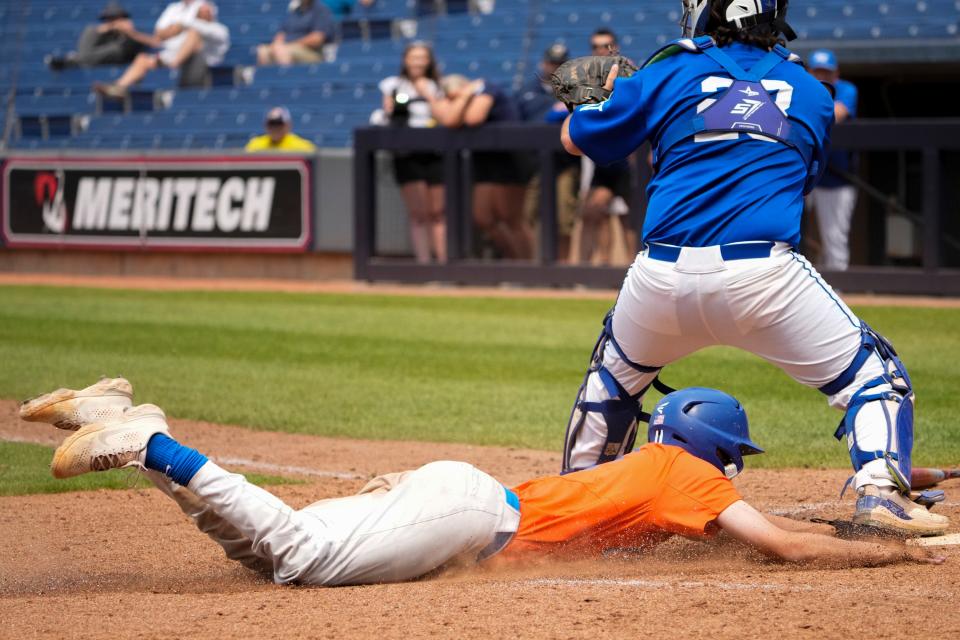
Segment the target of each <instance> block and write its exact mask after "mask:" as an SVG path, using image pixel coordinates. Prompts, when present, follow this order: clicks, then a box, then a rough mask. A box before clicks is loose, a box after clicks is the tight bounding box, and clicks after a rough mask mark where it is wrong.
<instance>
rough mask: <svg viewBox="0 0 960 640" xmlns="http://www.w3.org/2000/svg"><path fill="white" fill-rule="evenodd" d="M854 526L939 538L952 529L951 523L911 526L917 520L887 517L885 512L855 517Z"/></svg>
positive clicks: (893, 516)
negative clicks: (869, 526)
mask: <svg viewBox="0 0 960 640" xmlns="http://www.w3.org/2000/svg"><path fill="white" fill-rule="evenodd" d="M853 522H854V524H868V525H871V526H874V527H879V528H881V529H887V530H888V531H889V530H892V531H896V532H897V533H902V534H905V535H907V536H921V537H926V536H939V535H943V533H944V532H946V530H947V529H948V528H949V527H950V523H949V522H945V523H944V524H943V525H937V526H935V527H934V526H922V525H917V524H914V525H912V526H911V524H910V523H911V522H914V523H915V522H916V521H915V520H907V521H904V520H901V519H900V518H898V517H896V516H895V515H892V514H891V515H887V514H885V513H884V512H883V511H879V512H874V513H871V514H870V515H868V516H862V517H857V516H854V517H853Z"/></svg>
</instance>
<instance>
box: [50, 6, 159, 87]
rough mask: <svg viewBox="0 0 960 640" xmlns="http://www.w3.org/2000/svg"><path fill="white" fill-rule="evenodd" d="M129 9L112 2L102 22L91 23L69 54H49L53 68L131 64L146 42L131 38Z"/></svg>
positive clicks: (104, 9) (131, 23) (101, 17)
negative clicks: (75, 47)
mask: <svg viewBox="0 0 960 640" xmlns="http://www.w3.org/2000/svg"><path fill="white" fill-rule="evenodd" d="M133 30H134V27H133V22H132V21H131V20H130V13H129V12H127V10H126V9H124V8H123V6H122V5H120V4H119V3H117V2H110V3H108V4H107V6H106V7H104V8H103V11H101V12H100V24H91V25H87V27H86V28H85V29H84V30H83V33H81V34H80V39H79V40H78V41H77V50H76V51H71V52H70V53H68V54H67V55H66V56H47V60H46V62H47V64H48V65H49V66H50V68H51V69H53V70H54V71H60V70H62V69H68V68H74V67H95V66H97V65H101V64H130V63H131V62H133V59H134V58H135V57H136V56H137V54H138V53H140V52H141V51H143V44H142V43H141V42H138V41H136V40H135V39H133V38H131V37H130V36H129V34H128V32H129V31H133Z"/></svg>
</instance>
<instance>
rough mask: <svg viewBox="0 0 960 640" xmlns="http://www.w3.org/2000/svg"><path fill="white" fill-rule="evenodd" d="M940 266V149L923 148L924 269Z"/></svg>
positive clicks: (933, 269) (935, 268)
mask: <svg viewBox="0 0 960 640" xmlns="http://www.w3.org/2000/svg"><path fill="white" fill-rule="evenodd" d="M939 268H940V150H939V149H937V148H936V147H924V148H923V269H924V271H936V270H937V269H939Z"/></svg>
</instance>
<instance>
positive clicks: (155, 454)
mask: <svg viewBox="0 0 960 640" xmlns="http://www.w3.org/2000/svg"><path fill="white" fill-rule="evenodd" d="M146 457H147V459H146V461H145V465H146V467H147V469H153V470H154V471H160V472H162V473H165V474H166V475H167V477H168V478H170V479H171V480H173V481H174V482H176V483H177V484H179V485H181V486H187V484H188V483H189V482H190V480H191V479H192V478H193V476H194V475H196V473H197V471H199V470H200V467H202V466H203V465H205V464H206V463H207V456H205V455H203V454H202V453H200V452H199V451H197V450H196V449H191V448H190V447H185V446H183V445H182V444H180V443H179V442H177V441H176V440H174V439H173V438H171V437H170V436H168V435H167V434H165V433H155V434H153V436H152V437H151V438H150V441H149V442H148V443H147V456H146Z"/></svg>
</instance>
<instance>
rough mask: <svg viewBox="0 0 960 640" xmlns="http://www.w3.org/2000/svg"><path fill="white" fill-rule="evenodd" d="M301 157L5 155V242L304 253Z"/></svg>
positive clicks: (306, 195) (306, 175)
mask: <svg viewBox="0 0 960 640" xmlns="http://www.w3.org/2000/svg"><path fill="white" fill-rule="evenodd" d="M311 180H312V178H311V175H310V164H309V162H308V161H307V160H304V159H300V158H294V159H286V158H254V157H251V156H238V157H224V158H209V157H206V158H205V157H185V158H169V157H156V158H152V157H142V156H137V157H111V158H103V157H96V158H75V157H71V158H55V159H43V158H32V157H22V158H17V157H12V158H8V159H7V160H6V161H5V162H4V163H3V170H2V185H3V187H2V188H3V194H2V205H0V206H2V209H0V216H2V227H0V228H2V232H3V236H4V244H5V246H7V247H11V248H18V247H23V248H44V247H78V248H82V247H87V248H95V249H156V250H171V249H173V250H197V251H208V250H214V251H216V250H222V251H232V250H237V251H290V252H297V251H306V250H307V249H308V248H309V243H310V235H311V215H310V212H311V202H310V197H311V193H310V191H311Z"/></svg>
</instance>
